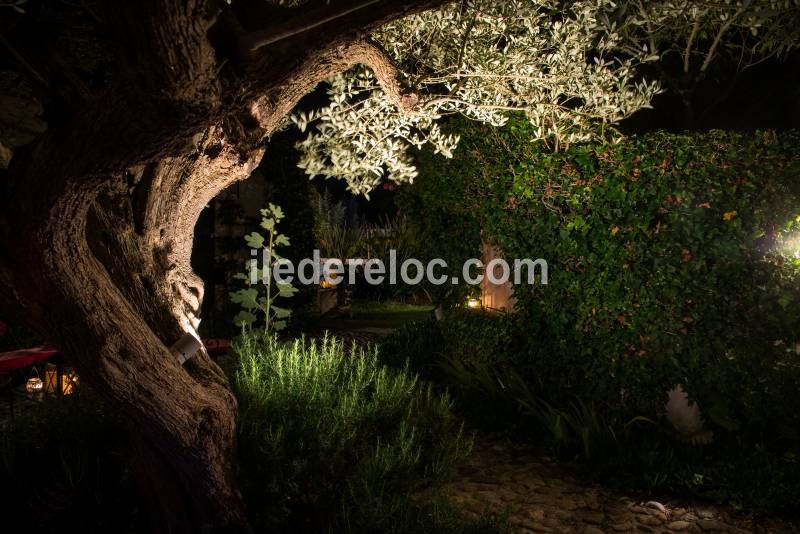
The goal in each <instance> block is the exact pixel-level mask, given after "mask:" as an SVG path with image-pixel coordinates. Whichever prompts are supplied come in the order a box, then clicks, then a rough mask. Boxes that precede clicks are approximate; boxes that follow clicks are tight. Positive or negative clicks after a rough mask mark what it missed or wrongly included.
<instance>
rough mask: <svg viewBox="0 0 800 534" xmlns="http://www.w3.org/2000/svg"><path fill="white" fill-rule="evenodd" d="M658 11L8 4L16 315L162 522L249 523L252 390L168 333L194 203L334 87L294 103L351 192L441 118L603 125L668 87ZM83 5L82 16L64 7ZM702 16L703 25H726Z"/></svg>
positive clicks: (8, 264)
mask: <svg viewBox="0 0 800 534" xmlns="http://www.w3.org/2000/svg"><path fill="white" fill-rule="evenodd" d="M783 4H787V5H788V3H783ZM645 5H646V6H647V7H646V9H644V10H642V12H641V14H640V15H637V14H633V15H632V14H631V13H630V12H629V11H628V10H627V8H623V7H621V6H622V4H620V6H616V5H615V4H614V3H612V2H611V1H610V0H582V1H578V2H574V3H565V2H555V1H544V0H526V1H522V0H518V1H511V2H501V3H493V2H488V1H485V2H484V1H473V2H466V1H465V2H460V3H447V2H444V1H442V0H397V1H390V0H308V1H306V2H302V1H301V2H297V1H293V2H277V1H276V2H267V1H264V0H234V1H233V2H232V3H231V2H228V1H219V0H141V1H137V2H113V1H110V0H109V1H98V2H88V1H87V2H80V3H76V4H71V3H48V2H45V1H44V0H42V1H41V2H38V3H37V2H34V1H33V0H30V1H29V2H18V1H14V2H4V3H3V4H0V9H2V12H3V17H4V18H3V19H2V20H0V24H2V25H3V26H2V30H3V35H4V36H12V37H11V38H10V39H9V40H6V38H5V37H3V39H2V40H1V41H0V45H2V46H3V47H4V48H5V49H6V50H7V51H8V52H9V53H8V54H7V55H6V56H5V59H4V61H5V62H6V64H11V65H13V69H14V70H15V71H16V72H17V73H18V74H19V76H20V77H21V78H24V79H26V80H27V82H29V83H27V86H28V87H30V88H32V89H31V90H30V91H29V93H30V94H28V95H25V96H24V97H20V95H9V98H5V99H3V100H0V119H5V118H7V117H15V116H16V117H20V116H21V118H20V120H16V119H12V120H11V121H7V120H0V125H2V128H3V129H2V131H0V142H2V146H0V155H2V157H3V162H4V163H5V164H8V168H7V170H3V171H0V172H2V175H0V188H1V189H2V191H0V203H2V209H0V307H2V312H3V314H4V315H10V314H14V315H17V316H19V317H20V318H21V319H23V320H24V321H25V322H26V323H27V324H28V325H29V326H30V327H31V328H33V329H34V330H35V331H36V332H38V333H39V334H40V335H41V336H42V337H43V338H46V339H47V340H48V341H49V342H51V343H52V344H54V345H55V346H56V347H58V349H59V350H60V351H62V352H63V353H64V354H65V355H66V356H67V358H68V359H69V360H70V361H71V362H72V363H73V364H74V365H75V367H77V368H78V370H79V372H80V374H81V377H82V379H83V380H85V381H86V382H88V383H89V384H90V385H91V386H92V387H93V388H94V389H96V390H97V391H98V392H99V393H100V394H102V395H103V396H104V397H105V398H106V399H107V400H108V401H109V402H110V403H111V404H112V406H113V407H114V408H115V409H116V410H117V411H118V412H119V413H120V414H121V415H122V416H123V417H124V418H125V420H126V421H127V422H128V424H129V428H130V436H131V442H132V444H133V448H134V450H135V451H136V460H137V461H136V464H135V466H136V470H137V474H138V476H139V479H140V481H141V483H142V487H143V488H144V490H145V493H146V494H147V495H148V496H149V497H150V504H151V505H152V516H153V517H154V518H157V520H156V522H155V523H154V529H158V530H161V531H169V532H192V533H194V532H203V531H214V532H218V531H246V530H247V529H248V526H247V520H246V517H245V513H244V508H243V504H242V500H241V496H240V493H239V491H238V488H237V484H236V481H235V458H234V436H235V421H236V401H235V398H234V396H233V394H232V393H231V391H230V388H229V387H228V383H227V380H226V378H225V376H224V374H223V373H222V371H221V370H220V369H219V367H218V366H217V365H216V364H215V363H214V362H213V361H212V360H211V359H210V358H209V357H208V355H207V354H206V353H205V351H204V350H202V349H200V350H198V351H197V353H196V354H194V355H193V357H192V358H190V359H189V360H188V361H186V362H185V363H182V362H181V361H180V360H179V359H178V358H177V357H176V356H175V355H174V354H173V353H172V352H171V351H170V347H171V346H173V345H174V344H175V343H176V341H178V340H179V339H181V338H182V337H184V336H186V335H187V334H191V335H196V331H195V330H196V328H197V321H198V316H199V309H200V303H201V301H202V299H203V284H202V281H201V280H200V279H199V278H198V277H197V276H196V275H195V274H194V273H193V271H192V268H191V264H190V256H191V250H192V239H193V229H194V226H195V223H196V221H197V219H198V216H199V214H200V212H201V211H202V210H203V208H204V207H205V206H206V204H207V203H208V202H209V201H211V199H213V198H214V196H216V195H217V194H218V193H220V192H221V191H222V190H223V189H225V188H226V187H228V186H229V185H231V184H232V183H234V182H236V181H237V180H242V179H244V178H246V177H247V176H248V175H249V174H250V173H251V171H252V170H253V169H254V168H255V167H256V166H257V165H258V164H259V162H260V160H261V158H262V156H263V154H264V147H265V144H266V142H267V141H268V139H269V137H270V135H271V134H273V133H274V132H275V131H277V129H279V128H281V127H284V126H285V125H286V122H287V117H288V116H289V115H290V114H291V113H292V110H293V109H294V108H295V106H296V104H297V103H298V101H299V100H300V99H301V98H302V97H303V96H304V95H306V94H307V93H309V92H311V91H313V90H314V89H315V87H317V85H318V84H319V83H320V82H322V81H325V80H327V81H328V83H329V88H330V89H329V93H330V104H329V105H327V106H325V107H324V108H323V109H320V110H317V111H314V112H312V113H311V114H310V115H309V114H308V113H304V114H298V115H296V116H295V117H294V120H295V122H297V123H298V124H299V125H300V126H303V127H305V126H308V125H309V123H313V133H312V134H311V135H310V136H309V137H308V138H307V140H306V141H305V142H304V143H303V144H302V146H303V149H304V151H305V155H304V157H303V161H302V165H303V166H304V167H305V168H306V170H307V171H308V172H309V173H310V174H318V173H325V174H330V175H336V176H339V177H341V178H344V179H346V180H347V181H348V183H349V185H350V187H351V188H352V189H353V190H355V191H358V192H367V191H368V190H369V188H370V187H372V186H373V185H374V184H375V183H376V182H377V181H378V180H379V179H381V178H382V177H384V176H387V177H389V178H391V179H394V180H396V181H400V182H402V181H406V180H411V179H412V178H413V176H414V172H415V171H414V170H413V165H412V162H411V160H410V158H409V156H408V152H407V149H408V147H410V146H419V145H422V144H424V143H431V144H432V145H433V146H435V147H436V148H437V149H438V150H439V151H440V152H442V153H443V154H445V155H447V154H449V153H450V152H451V151H452V150H454V149H456V144H457V140H456V139H454V138H452V137H450V136H448V135H447V134H445V133H443V132H442V131H441V129H440V128H439V126H438V123H437V121H438V120H439V118H440V117H442V116H444V115H447V114H452V113H461V114H464V115H466V116H468V117H470V118H473V119H475V120H479V121H484V122H487V123H490V124H495V125H499V124H502V123H503V122H504V120H505V113H506V112H508V111H509V110H520V111H524V112H525V113H526V114H527V116H528V117H529V118H530V120H531V121H532V122H533V123H534V124H535V125H536V126H537V129H538V132H539V135H540V136H541V137H543V138H547V139H550V140H551V141H552V142H553V143H569V142H575V141H579V140H584V139H589V138H592V137H594V136H598V135H607V134H608V132H610V131H611V129H612V128H613V124H614V122H615V121H618V120H619V119H621V118H623V117H625V116H627V115H629V114H630V113H632V112H633V111H635V110H636V109H639V108H641V107H643V106H646V105H647V104H648V102H649V100H650V98H651V97H652V96H653V94H654V93H655V92H656V91H657V90H658V87H657V85H656V84H655V83H654V82H651V81H647V80H645V79H644V78H641V76H640V75H639V73H638V72H637V67H638V66H639V65H641V64H643V63H650V62H655V61H657V60H658V57H659V51H658V50H656V47H655V46H651V45H650V44H649V39H648V38H649V36H650V35H660V37H659V38H658V39H657V41H656V45H657V46H659V47H660V46H662V44H663V43H664V42H667V41H669V30H668V29H665V28H667V27H668V25H669V24H673V26H676V27H681V28H682V27H683V26H682V23H678V22H671V21H673V19H675V20H677V19H676V17H677V18H680V17H684V15H682V14H679V13H674V12H671V11H669V9H668V8H671V9H677V8H674V7H671V6H679V5H681V3H680V2H663V3H661V4H659V5H663V7H660V8H655V7H650V6H651V4H650V3H647V4H645ZM748 5H750V4H749V3H748ZM54 6H55V7H54ZM59 6H60V7H59ZM70 6H71V7H70ZM70 8H72V9H76V10H79V11H78V12H76V14H71V17H72V18H71V20H73V22H74V21H75V20H76V18H77V19H78V22H74V24H73V25H72V26H70V25H68V24H61V23H55V24H54V23H53V20H52V18H51V19H47V16H48V13H51V11H52V10H56V9H61V10H65V9H70ZM714 9H718V10H720V11H719V13H730V16H731V17H735V18H734V20H735V21H736V24H737V27H738V25H741V24H744V26H743V27H746V26H747V24H748V23H747V22H746V21H748V20H750V19H746V18H745V17H744V15H743V14H741V13H739V11H740V10H741V7H737V5H733V4H727V3H726V4H720V5H719V6H717V7H715V8H714ZM23 11H24V12H25V13H22V14H20V12H23ZM9 14H15V15H14V16H15V17H17V18H15V19H13V20H12V19H11V18H6V17H7V16H9ZM40 19H41V20H45V19H47V20H49V23H48V24H43V25H38V22H39V21H40ZM712 19H713V20H714V21H715V24H716V25H715V26H713V27H715V28H716V27H720V26H719V24H718V23H717V22H716V20H717V19H716V18H714V17H712V16H711V15H709V16H708V17H707V20H712ZM9 20H12V22H7V21H9ZM702 20H703V21H705V20H706V18H705V15H704V18H703V19H702ZM650 21H658V28H650V27H648V24H652V23H651V22H650ZM705 24H706V22H701V23H700V25H701V27H703V28H705ZM723 25H725V23H723ZM729 26H731V27H732V26H733V23H731V24H730V25H729ZM754 27H755V26H754ZM720 28H721V27H720ZM65 31H74V32H77V33H79V34H80V38H81V41H80V42H81V45H82V46H83V48H81V51H80V53H79V54H75V55H74V56H70V57H65V56H64V51H63V50H61V49H59V47H58V46H55V45H53V44H51V43H50V39H51V38H52V39H54V40H55V39H56V37H58V36H59V35H60V34H59V32H65ZM658 31H660V32H661V33H660V34H658V33H654V32H658ZM702 31H703V33H701V31H700V30H698V32H696V33H697V35H696V36H695V37H693V38H691V39H690V40H691V41H692V42H695V41H696V40H703V41H707V40H709V36H710V35H711V34H709V33H708V32H707V31H706V30H702ZM726 32H727V30H726ZM718 33H719V31H718ZM698 36H702V39H699V37H698ZM724 36H725V32H723V37H724ZM14 37H17V39H16V40H15V39H14ZM716 41H720V42H722V38H721V39H719V40H717V39H713V38H712V41H711V45H712V46H713V45H714V43H715V42H716ZM698 42H699V41H698ZM719 46H721V45H716V47H719ZM690 48H691V47H690ZM42 50H44V51H45V53H42ZM87 50H88V51H89V52H87ZM92 50H95V51H96V50H99V53H98V55H99V56H104V57H105V56H107V57H106V60H105V63H104V65H105V67H104V70H102V72H103V75H102V76H94V77H93V79H92V80H91V83H89V81H88V80H87V78H88V77H87V76H85V75H84V71H85V69H81V68H80V67H81V65H80V62H81V61H87V59H86V58H87V57H90V56H91V53H90V52H91V51H92ZM712 56H713V54H712ZM33 100H36V101H38V102H41V103H42V105H43V109H41V108H40V107H39V106H38V105H33V104H30V102H31V101H33ZM20 102H27V103H26V104H25V105H24V106H23V105H18V104H19V103H20ZM40 112H41V117H39V115H40ZM42 120H44V122H46V125H47V129H46V131H43V130H44V128H43V125H42V123H41V121H42ZM26 125H27V126H26ZM12 148H13V149H14V151H13V153H12V151H11V149H12ZM9 160H10V163H9Z"/></svg>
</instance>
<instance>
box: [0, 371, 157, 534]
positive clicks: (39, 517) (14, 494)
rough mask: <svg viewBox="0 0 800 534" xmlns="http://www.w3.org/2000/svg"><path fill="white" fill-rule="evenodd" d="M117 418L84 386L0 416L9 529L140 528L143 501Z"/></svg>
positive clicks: (0, 469)
mask: <svg viewBox="0 0 800 534" xmlns="http://www.w3.org/2000/svg"><path fill="white" fill-rule="evenodd" d="M137 489H138V488H137V486H136V484H135V482H134V481H133V479H132V477H131V473H130V469H129V465H128V448H127V434H126V431H125V428H124V425H122V424H121V422H120V421H119V419H118V417H117V416H116V415H115V414H114V413H113V412H112V411H111V410H109V409H107V407H106V406H105V404H104V403H102V402H101V401H100V400H99V399H98V398H97V397H96V396H95V395H93V394H92V392H91V391H89V390H87V388H85V387H83V386H81V387H76V388H75V393H74V394H72V395H69V396H66V397H59V398H54V397H46V398H45V399H44V400H43V402H41V403H36V404H34V405H31V406H29V407H27V409H26V410H25V411H23V412H21V413H17V415H16V417H15V418H14V419H12V420H7V421H4V422H3V421H0V502H2V509H3V513H2V522H3V525H4V529H5V528H8V529H9V530H7V531H8V532H24V531H29V532H41V533H51V532H52V533H56V532H64V531H70V532H71V531H75V532H78V531H84V532H120V533H126V532H141V530H140V529H141V527H142V525H141V519H142V518H141V514H140V510H141V504H142V503H141V500H140V499H139V497H138V494H137Z"/></svg>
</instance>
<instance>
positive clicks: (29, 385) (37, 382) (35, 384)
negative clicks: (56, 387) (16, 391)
mask: <svg viewBox="0 0 800 534" xmlns="http://www.w3.org/2000/svg"><path fill="white" fill-rule="evenodd" d="M42 388H44V383H43V382H42V379H41V378H39V377H38V376H35V377H33V378H29V379H28V381H27V382H25V391H27V392H28V393H39V392H40V391H42Z"/></svg>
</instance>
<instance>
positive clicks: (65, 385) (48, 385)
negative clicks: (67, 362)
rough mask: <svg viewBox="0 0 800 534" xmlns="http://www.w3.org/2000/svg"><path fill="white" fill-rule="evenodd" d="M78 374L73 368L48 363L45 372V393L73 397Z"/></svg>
mask: <svg viewBox="0 0 800 534" xmlns="http://www.w3.org/2000/svg"><path fill="white" fill-rule="evenodd" d="M77 383H78V374H77V373H76V372H75V370H74V369H73V368H71V367H62V366H60V365H56V364H52V363H48V364H47V367H45V370H44V392H45V393H48V394H50V395H72V393H73V391H74V386H75V384H77Z"/></svg>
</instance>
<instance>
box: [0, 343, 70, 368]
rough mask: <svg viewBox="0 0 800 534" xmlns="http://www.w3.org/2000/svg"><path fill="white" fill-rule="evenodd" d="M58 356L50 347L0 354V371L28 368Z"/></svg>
mask: <svg viewBox="0 0 800 534" xmlns="http://www.w3.org/2000/svg"><path fill="white" fill-rule="evenodd" d="M56 354H58V351H57V350H55V349H54V348H51V347H36V348H34V349H22V350H15V351H11V352H0V371H11V370H12V369H21V368H23V367H28V366H30V365H33V364H34V363H36V362H41V361H43V360H46V359H48V358H51V357H53V356H55V355H56Z"/></svg>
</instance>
